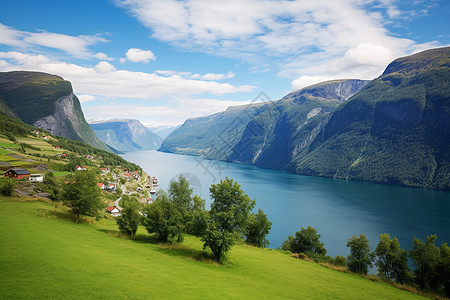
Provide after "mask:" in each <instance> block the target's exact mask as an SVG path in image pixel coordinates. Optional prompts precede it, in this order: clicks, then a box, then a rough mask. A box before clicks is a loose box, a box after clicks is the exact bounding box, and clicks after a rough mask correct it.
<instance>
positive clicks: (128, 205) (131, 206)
mask: <svg viewBox="0 0 450 300" xmlns="http://www.w3.org/2000/svg"><path fill="white" fill-rule="evenodd" d="M122 205H123V209H122V211H121V214H120V216H119V217H117V219H116V222H117V225H118V226H119V230H120V232H122V233H125V234H127V235H129V236H130V237H133V236H134V235H135V234H136V231H137V229H138V226H139V223H140V221H141V218H142V217H141V215H140V214H139V206H140V205H139V202H138V201H137V199H136V198H131V199H129V200H128V201H125V202H124V203H123V204H122Z"/></svg>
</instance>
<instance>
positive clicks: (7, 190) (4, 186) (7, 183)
mask: <svg viewBox="0 0 450 300" xmlns="http://www.w3.org/2000/svg"><path fill="white" fill-rule="evenodd" d="M16 186H17V181H15V180H14V179H12V178H9V177H0V195H2V196H11V195H12V192H13V191H14V188H15V187H16Z"/></svg>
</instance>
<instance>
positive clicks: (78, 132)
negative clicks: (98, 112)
mask: <svg viewBox="0 0 450 300" xmlns="http://www.w3.org/2000/svg"><path fill="white" fill-rule="evenodd" d="M0 98H1V99H3V103H4V105H6V106H7V107H8V109H9V110H10V111H12V112H14V114H15V115H16V116H17V117H18V118H20V119H21V120H22V121H24V122H25V123H28V124H30V125H35V126H38V127H40V128H43V129H45V130H48V131H50V132H51V133H52V134H54V135H60V136H63V137H67V138H69V139H73V140H78V141H82V142H85V143H87V144H89V145H91V146H94V147H97V148H100V149H103V150H107V151H110V150H109V148H108V147H107V146H106V145H105V144H103V143H102V142H101V141H100V140H99V139H98V138H97V137H96V135H95V133H94V132H93V131H92V129H91V128H90V127H89V125H88V124H87V122H86V120H85V118H84V115H83V111H82V109H81V105H80V102H79V100H78V98H77V97H76V96H75V95H74V94H73V90H72V85H71V84H70V82H68V81H65V80H64V79H62V78H61V77H59V76H56V75H51V74H46V73H40V72H25V71H16V72H5V73H0ZM0 109H1V105H0ZM2 111H4V112H6V111H7V110H6V108H5V107H3V109H2Z"/></svg>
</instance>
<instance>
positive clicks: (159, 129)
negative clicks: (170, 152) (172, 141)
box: [147, 125, 181, 140]
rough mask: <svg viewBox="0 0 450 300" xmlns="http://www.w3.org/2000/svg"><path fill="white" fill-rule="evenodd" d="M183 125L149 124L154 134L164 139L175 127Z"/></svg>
mask: <svg viewBox="0 0 450 300" xmlns="http://www.w3.org/2000/svg"><path fill="white" fill-rule="evenodd" d="M180 126H181V125H172V126H171V125H154V126H147V128H148V129H150V130H151V131H152V132H153V133H154V134H156V135H158V136H159V137H161V138H162V139H163V140H164V139H165V138H166V137H168V136H169V135H170V134H171V133H172V132H173V131H174V130H175V129H177V128H179V127H180Z"/></svg>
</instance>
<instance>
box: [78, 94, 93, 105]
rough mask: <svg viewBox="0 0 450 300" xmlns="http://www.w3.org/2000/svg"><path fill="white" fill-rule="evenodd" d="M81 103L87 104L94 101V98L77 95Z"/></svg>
mask: <svg viewBox="0 0 450 300" xmlns="http://www.w3.org/2000/svg"><path fill="white" fill-rule="evenodd" d="M77 97H78V99H79V100H80V102H81V103H87V102H91V101H94V100H95V96H92V95H77Z"/></svg>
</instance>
